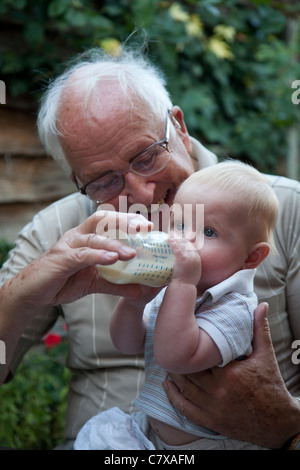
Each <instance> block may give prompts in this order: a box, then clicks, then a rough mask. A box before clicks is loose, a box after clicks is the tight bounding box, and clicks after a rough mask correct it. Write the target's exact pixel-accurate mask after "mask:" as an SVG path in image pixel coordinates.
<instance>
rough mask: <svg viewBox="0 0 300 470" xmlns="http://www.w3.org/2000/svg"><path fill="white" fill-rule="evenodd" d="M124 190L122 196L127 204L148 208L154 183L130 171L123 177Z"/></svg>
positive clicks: (152, 194) (151, 199)
mask: <svg viewBox="0 0 300 470" xmlns="http://www.w3.org/2000/svg"><path fill="white" fill-rule="evenodd" d="M123 178H124V190H123V192H122V195H125V196H127V199H128V203H129V204H136V203H139V204H144V205H145V206H146V207H148V206H149V205H150V204H152V202H153V197H154V191H155V188H156V183H154V182H153V181H152V180H150V179H149V177H148V178H147V177H144V176H140V175H137V174H136V173H133V172H132V171H128V172H126V174H124V175H123Z"/></svg>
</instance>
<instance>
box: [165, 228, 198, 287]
mask: <svg viewBox="0 0 300 470" xmlns="http://www.w3.org/2000/svg"><path fill="white" fill-rule="evenodd" d="M169 243H170V245H171V248H172V250H173V253H174V255H175V265H174V268H173V273H172V281H173V280H175V279H176V280H182V281H183V282H185V283H189V284H193V285H195V286H196V285H197V284H198V282H199V280H200V278H201V258H200V255H199V252H198V251H197V250H196V248H195V247H194V245H193V244H192V243H191V242H190V241H189V240H187V239H186V238H173V237H172V236H171V237H170V238H169Z"/></svg>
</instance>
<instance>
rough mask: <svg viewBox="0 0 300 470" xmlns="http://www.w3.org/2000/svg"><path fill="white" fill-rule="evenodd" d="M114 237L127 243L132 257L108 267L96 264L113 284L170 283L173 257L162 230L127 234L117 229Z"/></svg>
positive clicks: (103, 275)
mask: <svg viewBox="0 0 300 470" xmlns="http://www.w3.org/2000/svg"><path fill="white" fill-rule="evenodd" d="M107 235H108V236H109V235H110V234H109V233H107ZM114 235H115V238H116V234H114ZM117 238H118V239H120V240H121V241H122V242H123V243H125V244H126V245H128V246H131V247H132V248H133V249H134V250H135V251H136V256H135V257H134V258H132V259H131V260H129V261H116V262H115V263H114V264H111V265H109V266H102V265H97V268H98V270H99V271H100V274H101V276H102V277H103V278H104V279H106V280H107V281H110V282H113V283H114V284H145V285H147V286H153V287H159V286H164V285H165V284H168V282H170V280H171V277H172V270H173V265H174V259H175V258H174V255H173V251H172V249H171V247H170V245H169V243H168V235H167V234H166V233H164V232H158V231H153V232H149V233H148V234H146V235H145V234H143V235H142V234H139V233H136V234H134V235H129V234H127V233H125V232H122V231H121V230H120V231H119V234H118V237H117Z"/></svg>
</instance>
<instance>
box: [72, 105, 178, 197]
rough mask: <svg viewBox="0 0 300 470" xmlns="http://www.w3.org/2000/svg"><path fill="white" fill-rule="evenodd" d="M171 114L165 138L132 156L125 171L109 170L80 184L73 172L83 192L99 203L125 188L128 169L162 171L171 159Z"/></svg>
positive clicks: (147, 173)
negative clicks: (125, 176) (82, 184)
mask: <svg viewBox="0 0 300 470" xmlns="http://www.w3.org/2000/svg"><path fill="white" fill-rule="evenodd" d="M169 136H170V116H169V111H168V114H167V121H166V132H165V137H164V138H163V140H160V141H158V142H154V143H153V144H151V145H149V147H147V148H146V149H145V150H143V151H142V152H141V153H139V154H138V155H136V156H135V157H133V158H132V160H131V161H130V162H129V166H128V168H127V169H126V170H123V171H107V172H106V173H104V174H103V175H102V176H100V177H98V178H95V179H94V180H92V181H89V182H88V183H86V184H85V185H84V186H80V185H79V183H78V181H77V179H76V176H75V175H74V173H73V178H74V181H75V184H76V186H77V188H78V190H79V191H80V193H81V194H85V195H86V196H88V197H89V198H90V199H92V200H93V201H95V202H97V204H101V203H103V202H105V201H108V200H109V199H113V198H114V197H116V196H117V195H118V194H120V192H121V191H122V189H123V188H124V178H123V175H124V174H125V173H127V172H128V171H131V172H132V173H135V174H136V175H139V176H145V177H146V176H150V175H154V174H155V173H159V172H160V171H162V170H163V169H164V168H165V167H166V166H167V164H168V163H169V161H170V152H169V147H168V144H169Z"/></svg>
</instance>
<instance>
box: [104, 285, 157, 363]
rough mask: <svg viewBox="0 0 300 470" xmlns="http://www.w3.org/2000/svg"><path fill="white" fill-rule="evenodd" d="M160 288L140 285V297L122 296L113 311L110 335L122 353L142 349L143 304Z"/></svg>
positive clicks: (134, 352) (139, 351) (131, 352)
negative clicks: (134, 298) (135, 298)
mask: <svg viewBox="0 0 300 470" xmlns="http://www.w3.org/2000/svg"><path fill="white" fill-rule="evenodd" d="M159 290H160V289H155V288H153V287H147V286H141V291H142V294H141V298H140V299H138V300H132V299H128V298H125V297H122V298H121V299H120V300H119V302H118V304H117V306H116V308H115V309H114V311H113V314H112V317H111V321H110V335H111V340H112V342H113V344H114V346H115V347H116V348H117V349H118V350H119V351H121V352H122V353H123V354H139V353H142V352H143V351H144V342H145V334H146V321H145V318H144V316H143V313H144V309H145V306H146V305H147V303H148V302H150V300H152V299H153V298H154V297H155V296H156V295H157V294H158V292H159Z"/></svg>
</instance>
